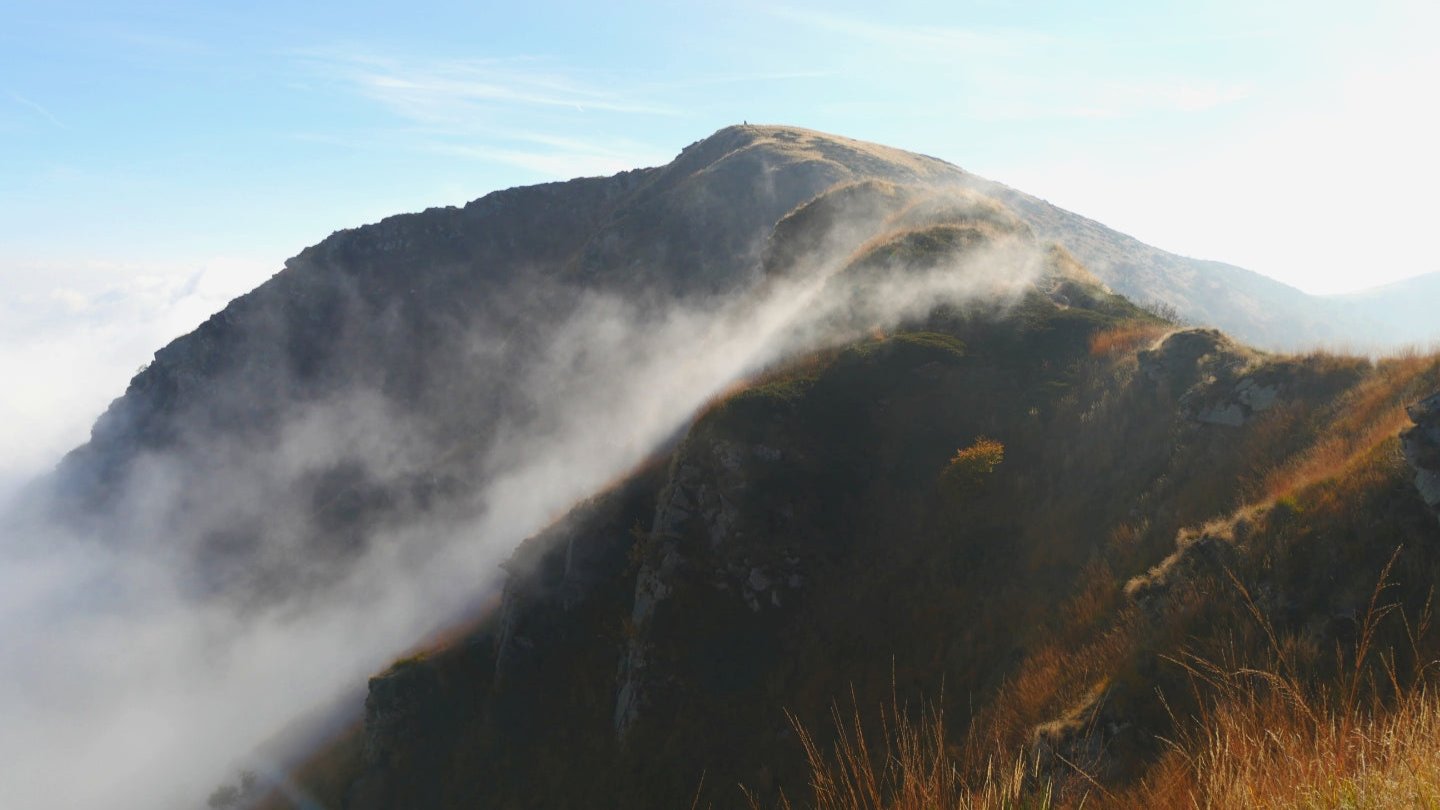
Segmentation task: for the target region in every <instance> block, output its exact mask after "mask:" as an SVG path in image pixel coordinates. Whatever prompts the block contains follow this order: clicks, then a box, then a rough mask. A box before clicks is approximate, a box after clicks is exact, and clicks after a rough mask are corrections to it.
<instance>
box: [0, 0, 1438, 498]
mask: <svg viewBox="0 0 1440 810" xmlns="http://www.w3.org/2000/svg"><path fill="white" fill-rule="evenodd" d="M1434 5H1436V4H1433V3H1418V2H1401V1H1399V0H1396V1H1395V2H1381V3H1378V4H1360V3H1353V2H1352V3H1344V4H1341V3H1324V2H1320V3H1315V2H1275V3H1257V2H1254V0H1250V1H1249V2H1198V3H1185V4H1165V3H1127V2H1113V1H1112V2H1105V1H1104V0H1096V2H1091V3H1084V4H1080V3H1050V2H1034V3H1014V2H1000V1H999V0H985V1H982V2H936V3H912V2H891V3H886V4H883V5H882V4H875V3H853V2H839V3H823V4H805V3H793V4H786V5H773V4H766V3H751V2H746V1H745V0H729V1H728V2H722V3H712V2H695V3H685V4H661V3H648V4H626V3H606V4H592V3H551V2H530V3H489V4H483V3H480V4H477V3H460V2H430V3H425V2H413V3H409V4H403V5H402V4H393V3H386V4H381V3H371V2H347V3H328V2H313V3H283V4H282V3H278V2H273V0H258V1H257V2H251V3H246V4H221V3H207V4H201V3H194V2H107V3H94V2H67V0H43V1H42V2H32V1H31V0H3V1H0V189H3V190H4V193H3V194H0V281H3V285H4V286H3V289H4V291H5V292H4V293H3V297H0V318H3V320H0V344H3V345H4V346H5V348H4V349H3V350H0V373H4V374H5V375H6V378H7V379H11V380H14V379H17V378H23V377H27V376H28V378H30V379H32V380H33V383H32V384H30V385H29V386H28V387H24V388H22V389H20V390H16V391H15V392H14V393H12V394H11V396H10V397H9V398H7V400H6V403H5V404H4V405H3V406H0V419H3V420H5V421H8V422H12V423H14V422H19V423H21V424H27V425H36V424H40V423H44V424H46V425H53V429H52V428H51V427H47V428H44V429H32V430H29V431H27V435H26V436H25V437H11V436H8V435H7V436H4V437H0V438H3V440H4V441H6V442H7V443H9V444H16V445H23V446H17V447H14V448H11V449H12V450H14V451H15V453H12V455H14V454H18V456H20V457H24V458H31V457H40V456H43V455H45V454H46V453H52V452H54V451H55V449H56V448H60V447H64V446H67V445H68V444H73V443H74V441H75V440H77V439H79V438H81V437H83V432H84V426H85V425H88V422H89V421H90V420H91V419H93V417H94V415H95V414H96V413H98V410H99V409H100V408H102V407H103V405H104V403H105V402H106V401H107V400H108V399H109V398H110V397H113V396H115V395H117V394H119V393H120V391H121V390H123V386H124V382H125V380H126V379H128V377H129V375H130V374H131V373H133V371H134V368H135V366H137V365H138V364H139V363H142V362H144V361H145V360H146V359H148V357H149V356H150V354H151V353H152V352H153V351H154V349H155V348H157V347H158V346H159V345H161V344H163V343H164V342H165V341H166V340H168V339H170V338H171V337H174V336H175V335H177V334H179V333H182V332H184V331H186V330H188V329H190V328H193V326H194V325H195V324H196V323H198V322H199V320H201V319H203V317H204V316H205V315H206V314H208V313H209V312H210V311H213V310H214V309H218V308H219V307H220V306H222V305H223V304H224V302H225V301H226V300H228V298H230V297H232V296H233V295H235V294H238V293H239V292H242V291H244V290H245V289H248V288H249V287H252V286H254V285H255V284H256V283H258V282H260V281H262V280H263V279H264V278H266V277H268V276H269V275H270V274H271V273H273V272H274V271H276V270H278V269H279V268H280V266H281V264H282V262H283V260H284V259H285V258H286V257H288V256H291V255H293V254H295V253H297V252H298V251H299V250H300V249H301V248H303V247H304V246H306V245H308V244H312V243H314V242H316V241H319V240H320V239H321V238H323V237H324V236H325V235H326V234H328V233H329V232H331V231H333V230H336V229H338V228H342V227H350V226H354V225H358V224H362V223H365V222H370V221H374V220H376V219H379V218H381V217H383V216H385V215H387V214H391V213H396V212H401V211H410V210H418V209H422V208H425V207H428V206H431V205H445V204H459V203H463V202H465V201H467V200H469V199H473V198H475V197H478V196H481V195H482V194H484V193H486V192H488V191H491V190H494V189H497V188H503V187H507V186H512V185H517V184H526V183H534V182H540V181H546V180H554V179H563V178H567V177H570V176H574V175H580V174H608V173H611V172H614V171H617V170H620V169H623V168H628V167H633V166H640V165H654V164H658V163H663V162H665V161H667V160H669V159H670V158H671V157H672V156H673V155H674V153H675V152H677V151H678V150H679V149H680V148H681V147H683V146H684V145H686V144H688V143H690V142H692V141H694V140H697V139H699V138H702V137H704V136H705V135H707V134H709V133H710V132H712V131H714V130H715V129H717V128H719V127H721V126H724V125H727V124H730V123H737V122H739V121H741V120H742V119H748V120H749V121H752V122H766V123H789V124H797V125H801V126H807V127H812V128H816V129H822V130H827V131H832V132H838V133H842V134H845V135H849V136H852V137H856V138H862V139H866V140H875V141H881V142H884V143H888V144H891V145H894V146H899V147H902V148H907V149H913V150H916V151H920V152H924V153H927V154H931V155H934V156H937V157H941V158H944V159H947V160H950V161H951V162H954V163H957V164H959V165H961V166H963V167H965V168H967V169H970V170H972V171H975V172H978V173H980V174H983V175H985V176H988V177H991V178H992V179H996V180H1000V181H1002V182H1006V183H1008V184H1010V185H1013V186H1016V187H1018V188H1021V189H1024V190H1026V191H1029V192H1031V193H1034V194H1037V195H1039V196H1042V197H1045V198H1047V199H1050V200H1052V201H1053V202H1056V203H1058V204H1060V205H1062V206H1064V207H1067V208H1070V209H1072V210H1075V211H1078V212H1080V213H1083V214H1086V215H1088V216H1091V217H1093V218H1096V219H1099V220H1101V221H1102V222H1105V223H1107V224H1109V225H1111V226H1113V227H1115V228H1117V229H1119V230H1122V231H1125V232H1128V233H1131V234H1133V235H1135V236H1137V237H1139V238H1141V239H1142V240H1145V241H1148V242H1151V243H1152V244H1155V245H1158V246H1160V247H1163V248H1166V249H1169V250H1173V251H1176V252H1181V253H1185V254H1189V255H1195V256H1201V257H1205V258H1214V259H1220V260H1224V261H1229V262H1232V263H1235V264H1239V265H1242V266H1245V267H1249V268H1250V269H1253V270H1256V271H1259V272H1263V273H1266V274H1268V275H1271V276H1274V277H1276V278H1280V279H1282V280H1285V281H1287V282H1289V283H1292V284H1295V285H1297V286H1300V287H1302V288H1304V289H1307V290H1311V291H1315V292H1337V291H1343V290H1348V289H1355V288H1359V287H1364V286H1368V285H1371V284H1376V283H1382V282H1385V281H1389V280H1394V279H1397V278H1402V277H1405V276H1410V275H1415V274H1418V273H1422V272H1428V271H1435V270H1440V261H1437V260H1436V259H1435V253H1434V251H1433V250H1432V249H1431V248H1430V246H1429V244H1428V243H1429V241H1430V233H1431V232H1432V231H1433V220H1434V219H1435V214H1436V208H1437V206H1436V204H1435V202H1434V199H1435V197H1434V194H1433V189H1435V188H1437V186H1440V161H1437V158H1436V157H1435V152H1436V144H1437V143H1440V124H1437V120H1436V114H1435V112H1434V108H1435V104H1434V102H1433V99H1434V98H1436V97H1440V89H1437V88H1436V87H1435V85H1436V83H1437V77H1440V56H1437V52H1440V49H1436V48H1434V46H1433V43H1432V42H1431V39H1432V38H1433V35H1434V32H1435V31H1436V30H1440V25H1437V23H1440V12H1437V11H1436V10H1435V9H1434V8H1432V7H1433V6H1434ZM57 365H59V366H61V367H63V368H64V369H65V370H66V371H65V373H64V374H61V375H58V376H57V375H55V374H54V373H48V372H47V371H46V370H47V369H52V368H54V367H56V366H57ZM4 475H5V471H4V470H3V469H0V483H3V478H4Z"/></svg>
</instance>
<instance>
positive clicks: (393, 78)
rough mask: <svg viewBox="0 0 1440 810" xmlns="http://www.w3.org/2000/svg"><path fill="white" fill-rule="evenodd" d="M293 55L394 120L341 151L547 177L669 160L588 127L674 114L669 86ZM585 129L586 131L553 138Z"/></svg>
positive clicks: (557, 69) (390, 59)
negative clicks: (395, 153)
mask: <svg viewBox="0 0 1440 810" xmlns="http://www.w3.org/2000/svg"><path fill="white" fill-rule="evenodd" d="M294 56H296V57H298V58H299V59H300V60H301V61H302V62H303V63H304V64H306V65H307V66H308V67H309V69H310V71H311V72H312V74H313V75H315V76H316V77H317V78H319V79H320V80H322V81H326V82H329V83H331V84H333V85H335V86H337V87H339V88H340V89H341V90H342V91H344V92H346V93H349V94H352V95H354V96H357V97H359V98H361V99H364V100H366V101H369V102H373V103H375V104H377V105H379V106H380V107H381V108H382V109H384V110H386V111H388V112H389V113H390V114H391V115H393V116H394V117H395V118H396V119H397V121H398V122H400V123H401V126H399V127H396V128H390V129H385V130H383V131H377V132H370V133H364V134H360V135H355V134H351V135H347V136H344V137H342V138H341V140H343V141H345V142H346V143H347V145H350V146H354V147H359V148H367V149H395V148H404V149H410V150H414V151H422V152H428V153H432V154H443V155H449V156H454V157H461V158H466V159H471V160H483V161H490V162H495V163H501V164H505V165H509V166H514V167H519V168H522V169H525V170H528V171H532V172H535V173H537V174H540V175H543V176H547V177H554V178H568V177H574V176H577V175H596V174H609V173H613V172H616V171H621V170H624V169H630V168H635V167H637V166H648V165H655V164H657V163H662V162H664V161H665V160H667V159H668V158H669V153H668V151H667V150H663V149H659V148H656V147H653V146H650V145H648V144H645V143H641V142H638V141H635V140H634V139H632V138H625V137H613V136H607V135H606V134H604V133H605V131H606V130H605V127H604V126H603V125H602V126H597V124H602V122H613V121H615V120H616V119H617V118H621V119H631V118H633V117H637V116H638V117H646V116H649V117H674V116H677V115H679V114H680V111H679V110H678V109H677V108H676V107H674V106H671V105H669V104H666V103H664V102H663V101H660V100H658V99H659V97H660V96H662V95H664V93H666V92H671V91H673V89H674V88H673V87H670V86H667V85H664V84H658V83H652V84H645V83H639V82H633V81H625V80H622V77H618V76H614V75H609V74H601V73H596V72H593V71H585V70H580V69H576V68H573V67H570V66H567V65H564V64H562V63H560V62H558V61H557V60H554V59H547V58H541V57H513V58H494V59H474V58H464V59H436V58H409V57H395V56H388V55H376V54H374V53H371V52H368V51H365V50H361V49H353V48H351V49H335V48H315V49H306V50H302V51H298V52H296V53H295V54H294ZM709 80H710V81H714V82H726V81H740V80H744V77H740V76H717V77H711V78H710V79H709ZM587 129H588V131H590V132H592V133H594V134H593V135H591V136H588V137H585V138H577V137H574V136H573V135H568V134H567V135H562V134H557V133H574V132H577V131H587ZM302 137H314V136H302ZM322 137H323V138H325V139H333V138H334V137H335V136H333V135H327V136H322Z"/></svg>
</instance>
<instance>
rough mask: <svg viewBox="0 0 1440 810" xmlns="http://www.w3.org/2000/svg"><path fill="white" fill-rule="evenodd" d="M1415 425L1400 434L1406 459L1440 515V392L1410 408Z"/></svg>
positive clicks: (1428, 501)
mask: <svg viewBox="0 0 1440 810" xmlns="http://www.w3.org/2000/svg"><path fill="white" fill-rule="evenodd" d="M1406 412H1407V413H1408V414H1409V415H1410V421H1412V422H1414V423H1415V425H1414V427H1411V428H1407V429H1406V430H1405V431H1404V432H1403V433H1401V434H1400V447H1401V449H1402V450H1403V452H1404V453H1405V461H1406V462H1408V463H1409V464H1410V466H1411V468H1412V469H1414V470H1415V488H1416V489H1417V490H1419V491H1420V497H1421V498H1424V499H1425V503H1426V504H1427V505H1429V507H1430V508H1431V509H1433V510H1435V511H1436V513H1437V515H1440V393H1437V394H1433V395H1431V396H1429V397H1427V398H1425V399H1423V400H1421V401H1419V402H1417V403H1415V404H1414V405H1411V406H1410V407H1408V408H1406Z"/></svg>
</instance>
